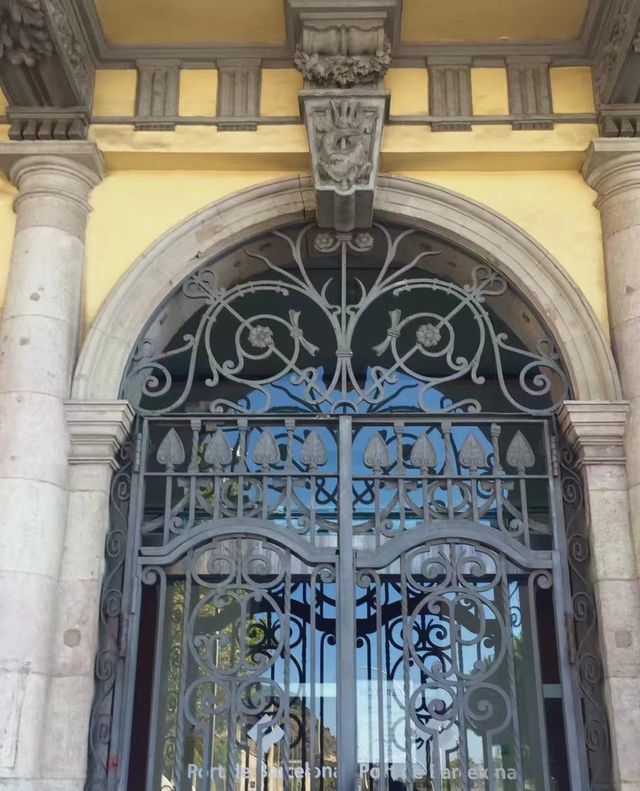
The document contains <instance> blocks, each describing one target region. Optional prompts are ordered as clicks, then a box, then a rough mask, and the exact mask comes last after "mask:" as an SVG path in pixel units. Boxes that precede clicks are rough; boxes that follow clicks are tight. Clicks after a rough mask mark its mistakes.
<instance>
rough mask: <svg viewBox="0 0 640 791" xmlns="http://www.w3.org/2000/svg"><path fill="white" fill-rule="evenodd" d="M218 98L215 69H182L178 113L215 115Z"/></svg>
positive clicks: (216, 71) (216, 72)
mask: <svg viewBox="0 0 640 791" xmlns="http://www.w3.org/2000/svg"><path fill="white" fill-rule="evenodd" d="M217 98H218V70H217V69H182V70H181V72H180V94H179V106H178V114H179V115H185V116H186V115H211V116H213V115H215V114H216V102H217Z"/></svg>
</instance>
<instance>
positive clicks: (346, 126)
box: [301, 91, 388, 231]
mask: <svg viewBox="0 0 640 791" xmlns="http://www.w3.org/2000/svg"><path fill="white" fill-rule="evenodd" d="M301 99H302V103H303V107H304V116H305V120H306V124H307V134H308V136H309V148H310V150H311V167H312V171H313V181H314V185H315V189H316V214H317V222H318V225H319V226H320V227H321V228H335V229H336V230H338V231H351V230H353V229H354V228H368V227H370V226H371V222H372V219H373V193H374V189H375V180H376V174H377V172H378V161H379V158H380V143H381V140H382V127H383V121H384V116H385V110H386V106H387V101H388V95H387V94H386V93H383V94H373V93H365V92H358V93H353V92H350V91H349V92H347V91H344V92H342V91H335V92H323V93H316V92H314V91H303V92H302V93H301Z"/></svg>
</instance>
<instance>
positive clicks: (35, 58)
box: [0, 0, 95, 140]
mask: <svg viewBox="0 0 640 791" xmlns="http://www.w3.org/2000/svg"><path fill="white" fill-rule="evenodd" d="M94 71H95V69H94V66H93V63H92V61H91V59H90V57H89V50H88V47H87V44H86V42H85V39H84V34H83V32H82V28H81V26H80V23H79V21H78V18H77V16H76V11H75V9H74V6H73V4H72V3H71V2H70V0H0V84H1V85H2V90H3V92H4V93H5V95H6V96H7V98H8V99H9V104H10V117H11V120H12V125H11V130H10V137H11V138H12V139H18V140H22V139H41V140H42V139H45V140H51V139H77V138H79V137H86V132H87V126H88V116H89V110H90V106H91V94H92V91H93V79H94ZM30 110H33V113H30V112H29V111H30ZM63 135H64V136H65V138H63Z"/></svg>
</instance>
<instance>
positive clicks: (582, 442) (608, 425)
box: [558, 401, 630, 466]
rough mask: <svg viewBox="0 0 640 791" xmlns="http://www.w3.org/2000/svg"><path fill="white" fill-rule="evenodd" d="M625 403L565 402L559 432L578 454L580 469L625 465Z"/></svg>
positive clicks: (626, 413)
mask: <svg viewBox="0 0 640 791" xmlns="http://www.w3.org/2000/svg"><path fill="white" fill-rule="evenodd" d="M629 410H630V405H629V402H628V401H565V403H564V404H563V406H562V409H561V410H560V413H559V415H558V420H559V425H560V431H561V433H562V435H563V436H564V437H565V438H566V439H567V440H568V441H569V442H570V444H571V445H572V446H573V447H574V448H575V450H576V452H577V454H578V464H579V466H584V465H591V464H607V465H611V464H625V462H626V453H625V437H626V433H627V419H628V415H629Z"/></svg>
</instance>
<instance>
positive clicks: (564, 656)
mask: <svg viewBox="0 0 640 791" xmlns="http://www.w3.org/2000/svg"><path fill="white" fill-rule="evenodd" d="M258 417H259V420H260V421H261V423H266V424H269V423H271V422H272V421H273V422H275V421H277V422H279V423H280V422H281V421H282V419H283V418H282V416H281V415H278V416H277V417H273V418H272V419H270V417H269V416H265V415H261V416H258ZM296 417H298V418H300V417H301V416H300V415H297V416H296ZM302 417H304V416H302ZM442 417H443V416H442V415H438V416H435V417H434V416H429V415H416V414H411V415H409V416H407V419H408V420H410V422H411V423H412V425H413V424H416V425H417V424H422V423H424V424H433V422H434V420H438V421H440V420H442ZM393 418H394V419H398V415H393ZM194 419H198V418H195V417H194V416H193V415H189V416H188V417H182V416H176V415H171V416H165V417H153V418H144V419H142V421H141V424H142V425H141V426H140V427H139V429H138V433H137V441H136V446H135V456H134V460H133V473H132V485H131V500H130V508H129V529H128V536H127V550H126V562H125V565H124V570H123V583H124V585H123V592H122V601H123V618H122V622H121V629H120V635H119V642H120V658H121V659H124V657H126V658H127V662H126V663H125V664H126V667H124V669H123V667H122V664H123V663H122V662H121V663H120V671H119V677H118V680H117V682H116V688H115V696H114V702H113V712H114V714H115V716H114V718H113V726H112V733H111V741H112V743H113V744H116V745H118V749H117V752H116V755H117V756H118V758H117V761H115V762H114V761H113V759H111V763H112V765H111V766H110V769H111V772H110V773H109V776H110V777H111V779H112V782H111V785H107V786H105V787H109V788H114V789H115V790H116V791H126V788H127V778H128V764H129V758H130V755H129V751H130V747H131V726H132V716H133V693H134V689H135V676H136V666H137V650H138V645H137V640H138V633H139V626H140V596H141V588H142V584H141V580H142V576H143V574H144V572H145V569H148V568H150V567H152V566H154V565H156V566H157V565H167V564H170V563H172V562H174V561H175V560H176V559H177V558H178V557H179V556H181V555H183V554H184V553H185V552H186V550H187V547H188V546H195V545H196V544H198V545H200V544H202V543H203V542H204V541H206V540H208V539H209V538H211V537H213V535H214V532H215V536H216V537H222V536H224V535H226V536H233V537H241V536H246V537H253V538H255V537H261V538H264V539H267V540H268V541H272V542H274V543H275V544H278V545H284V546H287V547H288V548H289V549H290V550H291V551H292V552H293V553H294V554H296V555H297V556H299V557H301V558H302V559H303V560H305V562H313V563H316V562H317V563H323V564H329V563H332V564H335V565H336V569H337V581H338V611H339V612H340V611H342V612H341V615H340V618H339V619H337V620H338V623H339V634H338V655H339V657H340V659H339V667H340V669H341V672H340V674H339V682H338V683H339V687H338V690H339V692H338V697H339V700H340V703H339V704H338V705H339V706H340V710H341V711H342V712H343V716H339V717H338V719H337V722H338V734H337V739H338V750H339V751H340V752H339V756H340V757H339V761H338V766H339V774H338V778H339V781H338V782H339V785H338V788H339V789H340V791H353V789H354V788H355V787H356V785H357V777H358V773H357V755H356V739H357V735H356V732H355V729H354V728H353V727H352V725H351V722H352V716H353V711H354V710H355V707H356V692H355V682H356V660H355V607H354V606H353V604H354V593H353V591H354V589H355V575H356V572H357V569H358V568H361V567H367V568H383V567H384V566H386V565H388V564H389V562H390V561H391V560H392V559H394V558H397V557H400V556H401V555H402V554H403V553H405V552H407V551H408V550H410V549H412V548H415V547H418V546H421V545H423V544H424V543H425V542H426V541H429V540H433V539H435V538H437V539H439V540H447V539H448V538H458V539H463V540H465V539H466V540H469V541H471V542H473V543H474V544H478V543H481V544H484V545H486V546H490V547H492V548H493V549H495V550H497V551H498V552H500V553H502V554H504V555H506V556H507V557H511V556H512V555H513V552H514V547H513V546H510V545H509V544H507V543H506V542H505V540H504V539H503V538H502V536H500V535H491V536H490V537H491V541H488V540H486V539H488V538H489V536H485V535H484V533H482V534H480V535H479V534H478V528H477V527H476V529H475V530H474V528H472V527H469V524H470V523H469V522H467V523H466V525H465V524H460V523H459V522H457V523H455V524H449V525H447V526H445V525H446V522H442V521H440V522H437V523H436V524H435V525H431V526H429V527H426V528H413V529H408V530H406V531H405V533H404V534H403V536H402V537H401V538H398V537H396V538H394V539H393V540H392V541H389V542H388V543H387V544H386V545H384V546H383V548H382V550H381V551H380V550H378V551H377V552H376V553H372V552H371V551H367V550H357V549H356V550H353V524H352V518H351V514H352V487H351V484H352V480H351V479H352V436H353V435H352V426H353V425H354V424H356V425H358V424H359V425H362V424H366V425H375V424H380V423H386V424H388V423H389V422H390V421H389V416H382V415H381V416H378V417H374V416H371V415H354V416H350V415H341V416H326V417H325V418H324V419H320V420H319V419H318V418H314V423H325V424H326V423H333V424H334V425H335V424H337V425H338V427H339V429H338V432H339V433H338V438H339V442H338V450H339V454H338V462H339V464H338V466H339V473H338V474H339V476H340V482H341V485H340V495H339V498H340V500H339V511H340V533H339V538H338V542H339V544H338V550H334V549H330V550H327V549H322V548H319V547H312V546H308V545H305V544H304V542H302V541H300V540H299V539H296V538H290V537H288V536H287V535H286V534H285V531H283V530H281V529H278V528H274V527H272V526H271V527H268V526H266V525H258V524H256V522H257V520H250V519H245V520H242V521H240V520H233V519H225V520H221V521H219V522H218V523H217V524H215V525H213V524H211V525H209V526H206V527H205V526H203V527H201V528H199V529H198V530H197V531H195V532H194V534H192V535H190V536H187V537H186V538H183V539H182V540H177V541H174V543H173V545H172V547H171V551H170V552H166V551H163V550H160V551H156V550H154V549H152V548H146V549H145V548H141V547H140V526H141V525H142V513H143V509H144V491H143V485H144V471H145V469H146V453H147V450H148V441H147V440H148V431H149V423H150V422H153V423H165V422H166V423H167V424H169V423H175V422H180V421H188V422H190V423H191V422H192V421H193V420H194ZM202 419H203V420H209V421H211V420H215V422H216V423H224V422H226V421H229V422H232V423H233V422H236V421H237V419H238V418H237V416H225V415H220V416H215V418H212V417H211V416H210V415H207V416H206V417H205V416H203V418H202ZM446 419H447V420H449V421H453V422H454V423H455V422H461V423H466V424H469V423H474V424H477V423H488V422H490V421H492V420H499V421H500V422H501V423H509V424H514V425H517V426H521V425H522V424H523V423H528V422H534V423H536V424H542V425H544V436H545V444H546V453H547V469H548V478H549V486H550V491H551V494H552V496H551V499H550V504H551V515H552V524H553V539H554V548H553V549H552V550H550V551H540V550H526V548H523V550H522V552H523V554H522V555H521V556H520V560H521V561H522V562H523V564H525V565H527V566H529V567H530V568H533V567H535V568H536V569H541V568H545V569H548V570H549V571H550V572H551V573H552V574H553V579H554V583H553V601H554V613H555V622H556V639H557V646H558V654H559V657H558V660H559V669H560V672H561V681H562V688H563V712H564V721H565V729H566V739H567V755H568V759H569V768H570V778H571V789H572V791H578V789H584V788H587V787H589V779H588V775H587V766H586V760H585V747H584V744H585V741H584V729H583V726H582V716H581V713H580V710H579V709H580V704H579V698H580V696H579V690H578V681H577V679H576V673H575V672H574V669H575V667H574V664H572V662H571V661H570V659H571V650H570V644H571V637H570V635H571V630H572V628H573V626H572V624H573V621H572V607H571V595H570V592H569V579H568V573H569V572H568V567H567V563H566V539H565V535H564V520H563V509H562V492H561V487H560V484H559V469H558V467H559V465H558V464H557V449H556V440H555V436H554V434H553V431H552V426H551V423H550V421H549V420H548V419H541V418H531V417H526V416H522V415H509V416H507V417H505V416H503V415H500V416H490V415H473V416H469V415H455V414H452V415H447V416H446ZM343 476H344V477H343ZM223 523H224V524H223ZM225 525H226V526H225ZM484 531H485V532H487V533H489V534H492V533H495V532H496V531H490V530H488V529H487V528H485V529H484ZM196 533H197V534H196ZM342 546H347V547H350V548H351V551H347V552H344V551H340V550H341V548H342ZM165 550H166V548H165ZM527 553H529V554H527ZM533 556H535V557H533ZM563 558H564V560H563ZM341 723H342V725H341ZM345 726H347V727H345ZM153 728H154V723H153V722H152V723H151V728H150V732H151V733H152V732H153ZM114 769H115V772H114V771H113V770H114ZM285 787H286V785H285Z"/></svg>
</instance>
